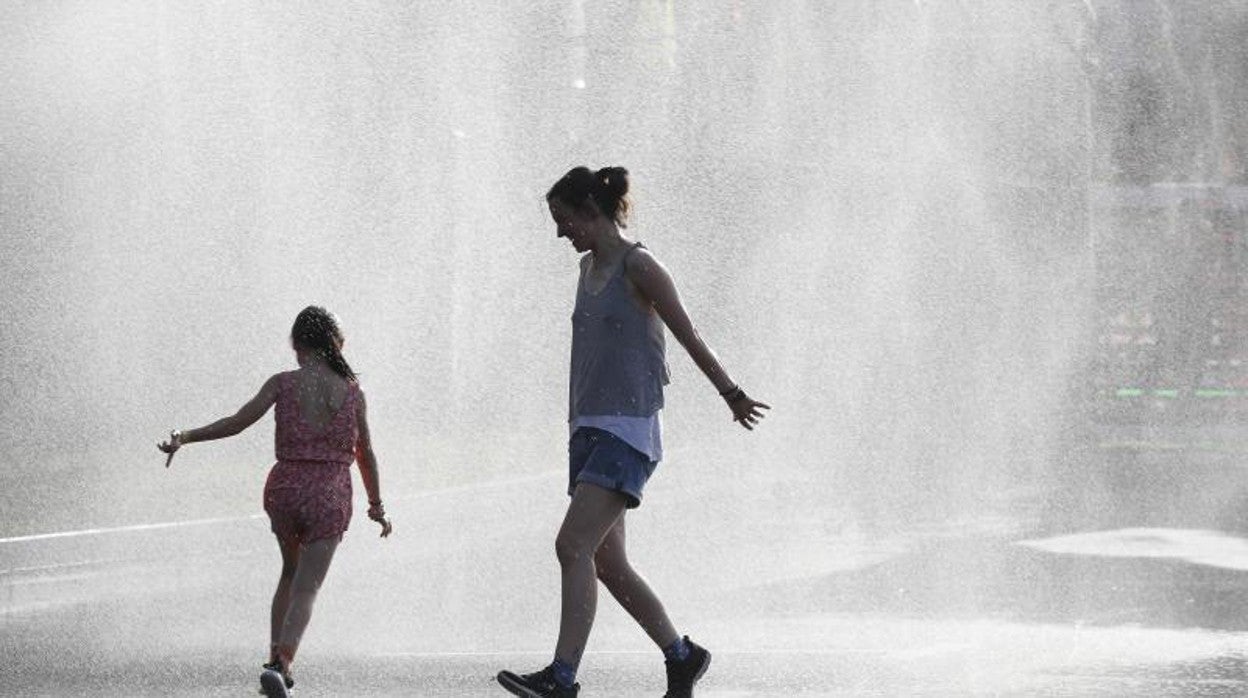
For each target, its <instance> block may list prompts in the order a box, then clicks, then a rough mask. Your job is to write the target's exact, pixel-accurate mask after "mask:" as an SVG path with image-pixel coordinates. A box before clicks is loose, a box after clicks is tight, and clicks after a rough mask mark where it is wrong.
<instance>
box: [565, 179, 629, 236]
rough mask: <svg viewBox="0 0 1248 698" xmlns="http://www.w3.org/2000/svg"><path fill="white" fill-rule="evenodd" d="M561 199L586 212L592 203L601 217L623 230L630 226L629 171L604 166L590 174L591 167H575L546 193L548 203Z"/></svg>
mask: <svg viewBox="0 0 1248 698" xmlns="http://www.w3.org/2000/svg"><path fill="white" fill-rule="evenodd" d="M551 199H559V200H560V201H562V202H563V203H565V204H567V205H569V206H571V207H573V208H576V209H581V210H584V209H585V208H587V207H588V205H589V203H590V202H591V201H592V202H593V203H594V205H595V206H597V207H598V210H599V211H602V215H604V216H606V217H607V218H610V219H611V220H613V221H615V224H616V225H618V226H620V227H621V228H627V227H628V211H629V209H630V208H632V201H631V200H630V199H629V197H628V170H626V169H624V168H623V167H604V168H602V169H601V170H598V171H597V172H591V171H590V169H589V168H588V167H574V168H572V169H570V170H568V173H567V174H565V175H564V176H562V177H560V178H559V181H558V182H555V185H554V186H553V187H551V188H550V191H548V192H546V200H547V201H550V200H551Z"/></svg>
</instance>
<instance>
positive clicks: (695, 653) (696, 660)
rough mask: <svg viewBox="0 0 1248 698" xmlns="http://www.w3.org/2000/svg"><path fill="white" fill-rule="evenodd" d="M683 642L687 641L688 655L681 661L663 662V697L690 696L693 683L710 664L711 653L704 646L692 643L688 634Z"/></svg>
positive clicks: (677, 697)
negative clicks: (664, 685) (664, 667)
mask: <svg viewBox="0 0 1248 698" xmlns="http://www.w3.org/2000/svg"><path fill="white" fill-rule="evenodd" d="M685 642H687V643H689V656H688V657H685V659H684V661H682V662H673V661H668V662H665V663H666V664H667V693H664V694H663V698H692V696H693V685H694V684H695V683H697V682H698V679H701V678H702V675H703V674H705V673H706V669H707V667H709V666H711V653H710V652H708V651H706V648H705V647H702V646H701V645H697V644H694V642H693V640H690V639H689V636H688V635H686V636H685Z"/></svg>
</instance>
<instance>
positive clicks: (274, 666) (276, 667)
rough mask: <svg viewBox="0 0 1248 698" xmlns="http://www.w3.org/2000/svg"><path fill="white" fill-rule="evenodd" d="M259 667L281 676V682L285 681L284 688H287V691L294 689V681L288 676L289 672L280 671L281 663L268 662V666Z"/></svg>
mask: <svg viewBox="0 0 1248 698" xmlns="http://www.w3.org/2000/svg"><path fill="white" fill-rule="evenodd" d="M260 666H261V667H262V668H264V669H270V670H272V671H276V672H277V673H279V674H281V675H282V680H283V681H285V683H286V688H287V689H288V690H289V689H291V688H294V687H295V679H294V677H293V676H291V675H290V672H287V671H282V663H281V662H278V661H272V662H269V663H268V664H262V665H260Z"/></svg>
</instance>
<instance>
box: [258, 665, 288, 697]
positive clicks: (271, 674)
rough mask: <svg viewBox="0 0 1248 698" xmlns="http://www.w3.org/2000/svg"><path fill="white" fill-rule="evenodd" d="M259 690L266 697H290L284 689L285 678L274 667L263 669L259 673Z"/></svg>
mask: <svg viewBox="0 0 1248 698" xmlns="http://www.w3.org/2000/svg"><path fill="white" fill-rule="evenodd" d="M260 692H261V693H263V694H264V695H266V696H268V698H290V692H289V691H287V690H286V679H285V677H283V676H282V672H280V671H278V670H276V669H265V670H264V671H263V672H261V674H260Z"/></svg>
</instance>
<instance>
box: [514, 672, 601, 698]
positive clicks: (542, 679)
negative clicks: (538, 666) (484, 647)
mask: <svg viewBox="0 0 1248 698" xmlns="http://www.w3.org/2000/svg"><path fill="white" fill-rule="evenodd" d="M498 682H499V683H500V684H502V686H503V688H505V689H507V690H508V691H511V692H512V694H514V695H517V696H525V698H575V696H576V693H577V691H579V690H581V684H579V683H574V684H572V685H571V686H570V687H568V688H564V687H563V686H560V685H559V684H558V682H556V681H555V672H554V670H553V669H551V668H550V667H546V668H545V669H542V670H541V671H537V672H534V673H532V674H514V673H512V672H510V671H500V672H498Z"/></svg>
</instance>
